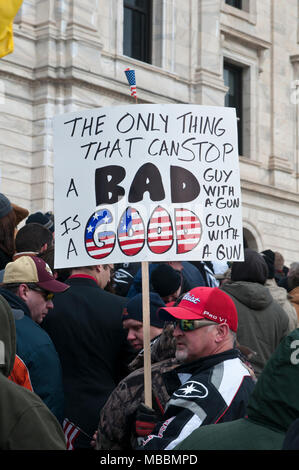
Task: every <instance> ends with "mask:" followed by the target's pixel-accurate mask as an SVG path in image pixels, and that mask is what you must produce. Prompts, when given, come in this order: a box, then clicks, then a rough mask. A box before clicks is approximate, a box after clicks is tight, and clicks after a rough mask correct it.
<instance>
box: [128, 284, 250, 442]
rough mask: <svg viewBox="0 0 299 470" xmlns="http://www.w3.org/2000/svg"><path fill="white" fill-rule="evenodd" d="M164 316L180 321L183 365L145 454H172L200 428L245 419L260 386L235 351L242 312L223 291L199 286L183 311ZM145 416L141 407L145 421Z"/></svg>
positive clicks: (173, 376) (171, 380)
mask: <svg viewBox="0 0 299 470" xmlns="http://www.w3.org/2000/svg"><path fill="white" fill-rule="evenodd" d="M159 317H160V318H161V319H163V320H166V321H172V322H175V329H174V337H175V340H176V358H177V360H179V361H181V362H182V364H181V365H180V366H179V367H177V368H176V369H175V370H172V371H170V372H168V373H167V376H166V377H165V380H167V383H168V384H172V386H173V387H174V388H173V389H174V390H175V392H174V393H173V394H172V396H171V397H170V399H169V401H168V403H167V405H166V409H165V413H164V415H163V422H160V423H157V424H156V426H155V427H154V429H153V431H152V433H151V434H149V435H148V436H147V437H146V438H145V439H144V441H143V445H142V446H141V447H140V448H139V449H144V450H160V449H164V450H171V449H174V448H175V447H176V446H177V445H178V444H179V442H181V441H182V440H183V439H185V438H186V436H188V435H189V434H190V433H191V432H192V431H193V430H194V429H196V428H198V427H199V426H202V425H207V424H212V423H221V422H225V421H233V420H235V419H238V418H241V417H243V416H244V415H245V413H246V406H247V403H248V399H249V396H250V394H251V392H252V391H253V388H254V385H255V382H254V380H253V379H252V376H251V374H250V371H249V370H248V368H247V367H245V365H244V364H243V362H242V361H241V359H240V358H239V351H238V350H237V349H236V348H235V342H236V332H237V327H238V316H237V310H236V307H235V305H234V303H233V301H232V300H231V299H230V297H229V296H228V295H225V293H224V292H223V291H221V290H220V289H218V288H217V287H214V288H211V287H196V288H194V289H192V290H191V291H189V292H187V293H186V294H185V295H184V296H183V298H182V299H181V301H180V302H179V303H178V305H177V306H174V307H164V308H161V309H160V310H159ZM144 412H145V410H144V408H141V409H140V414H141V415H142V416H143V417H144ZM148 412H149V415H150V410H148ZM137 421H138V416H137V419H136V422H137ZM146 421H148V419H147V418H146ZM153 421H154V419H153ZM145 427H146V426H145Z"/></svg>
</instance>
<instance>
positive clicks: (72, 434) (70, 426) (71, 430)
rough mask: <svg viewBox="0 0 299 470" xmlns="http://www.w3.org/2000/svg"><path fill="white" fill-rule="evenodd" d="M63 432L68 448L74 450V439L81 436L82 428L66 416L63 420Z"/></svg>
mask: <svg viewBox="0 0 299 470" xmlns="http://www.w3.org/2000/svg"><path fill="white" fill-rule="evenodd" d="M63 432H64V435H65V440H66V448H67V450H74V441H75V440H76V439H77V437H78V436H79V434H80V432H81V429H80V428H78V426H76V425H75V424H74V423H72V422H71V421H69V420H68V419H67V418H66V419H65V420H64V421H63Z"/></svg>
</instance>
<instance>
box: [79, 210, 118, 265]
mask: <svg viewBox="0 0 299 470" xmlns="http://www.w3.org/2000/svg"><path fill="white" fill-rule="evenodd" d="M112 221H113V217H112V215H111V212H110V211H109V210H108V209H100V210H98V211H96V212H94V214H93V215H92V216H91V217H90V218H89V220H88V222H87V224H86V228H85V248H86V250H87V253H88V254H89V256H91V257H92V258H95V259H101V258H105V257H106V256H108V255H109V254H110V253H111V252H112V251H113V249H114V246H115V241H116V236H115V233H114V232H113V231H109V230H106V231H105V230H103V231H101V232H100V233H97V237H98V240H97V241H95V231H96V229H97V228H98V227H99V226H100V225H103V226H105V225H106V224H109V223H111V222H112ZM103 229H105V227H103Z"/></svg>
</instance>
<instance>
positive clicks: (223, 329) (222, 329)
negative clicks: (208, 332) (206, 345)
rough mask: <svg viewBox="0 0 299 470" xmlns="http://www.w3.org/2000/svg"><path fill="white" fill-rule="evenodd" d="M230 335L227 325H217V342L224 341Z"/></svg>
mask: <svg viewBox="0 0 299 470" xmlns="http://www.w3.org/2000/svg"><path fill="white" fill-rule="evenodd" d="M228 333H229V327H228V325H227V324H226V323H221V324H220V325H217V336H216V341H217V340H218V341H223V340H224V339H225V338H226V337H227V335H228Z"/></svg>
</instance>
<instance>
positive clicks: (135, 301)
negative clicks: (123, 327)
mask: <svg viewBox="0 0 299 470" xmlns="http://www.w3.org/2000/svg"><path fill="white" fill-rule="evenodd" d="M149 297H150V299H149V302H150V325H151V326H156V327H157V328H163V327H164V321H163V320H160V319H159V317H158V315H157V312H158V310H159V309H160V308H161V307H165V303H164V302H163V300H162V299H161V297H160V296H159V295H158V294H156V293H155V292H150V294H149ZM142 312H143V302H142V294H137V295H135V296H134V297H132V298H131V299H130V300H129V302H128V304H127V306H126V307H125V308H124V309H123V313H122V321H124V320H130V319H132V320H137V321H140V322H143V313H142Z"/></svg>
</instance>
